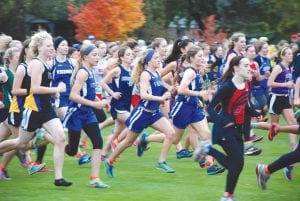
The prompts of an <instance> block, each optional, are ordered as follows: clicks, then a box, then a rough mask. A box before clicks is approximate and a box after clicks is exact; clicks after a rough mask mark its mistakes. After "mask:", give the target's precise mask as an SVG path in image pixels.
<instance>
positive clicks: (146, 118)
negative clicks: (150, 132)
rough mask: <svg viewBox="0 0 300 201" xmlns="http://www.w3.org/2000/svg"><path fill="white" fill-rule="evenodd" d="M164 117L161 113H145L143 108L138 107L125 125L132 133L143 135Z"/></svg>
mask: <svg viewBox="0 0 300 201" xmlns="http://www.w3.org/2000/svg"><path fill="white" fill-rule="evenodd" d="M162 117H163V114H162V113H161V112H160V111H155V112H150V111H145V110H144V109H143V108H142V107H140V106H137V107H135V108H134V109H133V110H132V112H131V113H130V116H129V117H128V119H127V120H126V122H125V124H126V126H127V127H128V128H129V130H131V131H132V132H135V133H141V132H142V131H143V130H144V129H145V128H147V127H148V126H150V125H152V124H154V123H155V122H156V121H158V120H159V119H160V118H162Z"/></svg>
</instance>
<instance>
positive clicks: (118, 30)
mask: <svg viewBox="0 0 300 201" xmlns="http://www.w3.org/2000/svg"><path fill="white" fill-rule="evenodd" d="M142 7H143V2H142V0H136V1H132V0H122V1H114V0H105V1H104V0H91V1H90V2H88V3H87V4H85V5H82V6H80V7H76V6H75V5H74V4H73V3H72V2H71V3H70V5H69V7H68V8H69V11H70V19H71V20H72V21H73V22H74V24H75V25H76V26H77V28H76V35H75V38H76V39H78V40H83V39H85V38H86V37H87V36H88V35H90V34H92V35H95V36H96V38H98V39H101V40H121V39H124V38H126V37H127V34H128V33H129V32H131V31H133V30H135V29H137V28H138V27H140V26H142V25H143V24H144V22H145V16H144V15H143V13H142Z"/></svg>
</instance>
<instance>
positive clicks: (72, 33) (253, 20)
mask: <svg viewBox="0 0 300 201" xmlns="http://www.w3.org/2000/svg"><path fill="white" fill-rule="evenodd" d="M299 11H300V1H297V0H120V1H118V0H69V1H68V0H51V1H45V0H1V1H0V33H1V32H2V33H5V34H7V35H10V36H12V37H13V38H15V39H18V40H24V39H25V38H26V37H27V36H30V35H31V34H32V33H33V32H35V31H38V30H41V29H44V30H47V31H48V32H50V33H51V34H52V35H53V36H57V35H61V36H64V37H65V38H66V39H68V41H70V42H73V43H74V42H76V41H80V40H83V39H85V38H86V37H87V36H88V35H94V36H95V37H96V38H97V39H99V40H104V41H115V40H124V39H126V38H128V37H133V38H136V39H143V40H145V41H151V40H152V39H153V38H155V37H164V38H166V39H169V40H171V39H176V38H178V37H182V36H188V37H190V38H193V39H194V40H205V41H206V42H207V43H209V44H212V43H213V42H220V43H221V42H222V40H223V39H224V38H227V37H229V36H230V35H231V33H232V32H236V31H240V32H244V33H246V35H247V38H248V39H250V38H258V37H260V36H265V37H268V39H269V40H270V41H273V42H278V41H279V40H281V39H286V40H290V38H291V37H292V36H293V34H297V33H298V32H300V23H299V19H300V12H299Z"/></svg>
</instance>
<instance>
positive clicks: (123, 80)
mask: <svg viewBox="0 0 300 201" xmlns="http://www.w3.org/2000/svg"><path fill="white" fill-rule="evenodd" d="M118 68H120V71H121V72H120V75H119V76H118V77H116V78H114V79H113V81H112V85H111V89H112V90H113V91H114V92H121V93H122V97H121V98H120V99H119V100H116V99H114V98H113V99H112V100H111V106H112V107H118V106H124V107H126V108H128V107H129V108H130V104H131V94H132V90H133V82H132V81H131V75H130V72H129V71H128V70H126V69H125V68H124V67H123V66H121V65H119V66H118Z"/></svg>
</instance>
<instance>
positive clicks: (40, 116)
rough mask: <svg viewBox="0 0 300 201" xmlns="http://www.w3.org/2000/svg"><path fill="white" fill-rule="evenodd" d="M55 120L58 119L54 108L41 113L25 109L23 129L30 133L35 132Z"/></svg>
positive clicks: (22, 122)
mask: <svg viewBox="0 0 300 201" xmlns="http://www.w3.org/2000/svg"><path fill="white" fill-rule="evenodd" d="M54 118H58V117H57V116H56V113H55V112H54V110H53V109H52V108H51V109H50V110H41V111H39V112H36V111H33V110H31V109H25V110H24V111H23V115H22V121H21V127H22V128H23V129H24V130H26V131H28V132H33V131H35V130H36V129H38V128H42V126H43V124H44V123H46V122H48V121H50V120H51V119H54Z"/></svg>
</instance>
